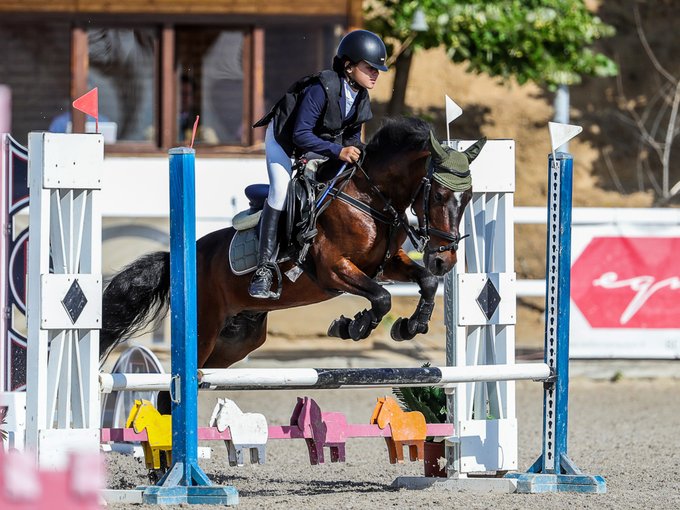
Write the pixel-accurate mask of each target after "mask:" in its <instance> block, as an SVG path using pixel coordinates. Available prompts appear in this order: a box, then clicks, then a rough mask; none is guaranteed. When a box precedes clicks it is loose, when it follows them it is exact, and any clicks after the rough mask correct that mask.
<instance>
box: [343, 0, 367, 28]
mask: <svg viewBox="0 0 680 510" xmlns="http://www.w3.org/2000/svg"><path fill="white" fill-rule="evenodd" d="M359 28H364V8H363V1H362V0H347V31H348V32H349V31H351V30H357V29H359Z"/></svg>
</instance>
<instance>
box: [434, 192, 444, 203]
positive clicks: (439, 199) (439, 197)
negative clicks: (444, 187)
mask: <svg viewBox="0 0 680 510" xmlns="http://www.w3.org/2000/svg"><path fill="white" fill-rule="evenodd" d="M434 200H435V202H443V201H444V193H442V192H441V191H437V192H435V194H434Z"/></svg>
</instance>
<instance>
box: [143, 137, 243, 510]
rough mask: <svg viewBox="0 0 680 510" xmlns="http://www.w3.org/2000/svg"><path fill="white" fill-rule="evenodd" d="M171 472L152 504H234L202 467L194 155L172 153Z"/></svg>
mask: <svg viewBox="0 0 680 510" xmlns="http://www.w3.org/2000/svg"><path fill="white" fill-rule="evenodd" d="M169 155H170V306H171V321H170V329H171V337H172V348H171V352H172V362H171V371H172V383H171V391H170V395H171V398H172V461H173V465H172V468H171V469H170V470H169V471H168V472H167V473H166V474H165V476H164V477H163V478H162V479H161V480H160V481H159V482H158V485H156V486H153V487H149V488H147V489H146V490H145V491H144V495H143V501H144V503H150V504H154V503H155V504H164V505H178V504H182V503H186V504H207V505H210V504H214V505H235V504H237V503H238V492H237V491H236V489H235V488H234V487H230V486H215V485H212V483H211V481H210V479H209V478H208V476H207V475H206V474H205V473H204V472H203V470H202V469H201V468H200V467H199V465H198V378H197V370H198V367H197V342H196V340H197V326H196V205H195V200H196V194H195V171H194V161H195V155H196V153H195V151H194V149H190V148H188V147H176V148H174V149H170V151H169Z"/></svg>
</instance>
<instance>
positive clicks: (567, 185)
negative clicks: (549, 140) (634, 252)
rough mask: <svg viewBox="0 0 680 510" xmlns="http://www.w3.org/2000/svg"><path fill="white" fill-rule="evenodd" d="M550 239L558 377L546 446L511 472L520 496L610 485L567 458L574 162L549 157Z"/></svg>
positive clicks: (550, 349) (552, 385) (548, 315)
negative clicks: (519, 470) (525, 468)
mask: <svg viewBox="0 0 680 510" xmlns="http://www.w3.org/2000/svg"><path fill="white" fill-rule="evenodd" d="M548 172H549V179H548V190H549V191H548V236H547V237H548V239H547V252H546V278H545V281H546V294H545V296H546V298H545V356H544V359H545V363H546V364H547V365H548V366H549V367H550V370H551V373H552V374H553V375H552V377H551V379H550V380H548V381H547V382H545V383H544V393H543V446H542V452H541V455H540V457H539V458H538V459H537V460H536V462H534V464H533V465H532V466H531V467H530V468H529V471H528V472H527V473H511V474H509V475H507V476H508V477H509V478H515V479H517V492H525V493H529V492H531V493H535V492H596V493H604V492H606V491H607V486H606V483H605V480H604V478H602V477H601V476H592V475H586V474H584V473H582V472H581V470H580V469H579V468H578V467H576V465H575V464H574V463H573V462H572V461H571V459H570V458H569V456H568V455H567V425H568V404H569V402H568V399H569V305H570V272H571V196H572V177H573V158H572V156H571V154H568V153H565V152H558V153H557V154H556V155H555V159H554V160H553V156H552V154H551V155H550V156H549V157H548Z"/></svg>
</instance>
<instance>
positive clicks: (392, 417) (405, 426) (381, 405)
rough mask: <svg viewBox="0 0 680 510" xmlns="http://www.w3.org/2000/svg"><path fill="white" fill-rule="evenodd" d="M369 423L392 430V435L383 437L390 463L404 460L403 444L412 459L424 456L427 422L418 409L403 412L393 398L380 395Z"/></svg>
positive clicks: (419, 458)
mask: <svg viewBox="0 0 680 510" xmlns="http://www.w3.org/2000/svg"><path fill="white" fill-rule="evenodd" d="M371 423H372V424H376V423H377V424H378V427H380V428H381V429H384V428H386V427H387V426H388V425H389V427H390V429H391V431H392V437H386V438H385V442H386V443H387V452H388V453H389V456H390V464H396V463H397V462H400V463H401V462H404V446H407V447H408V452H409V457H410V459H411V460H412V461H416V460H423V459H424V458H425V436H426V435H427V424H426V423H425V416H423V413H421V412H419V411H411V412H405V411H403V410H402V409H401V408H400V407H399V404H398V403H397V401H396V400H394V399H393V398H390V397H382V398H379V399H378V403H377V404H376V406H375V409H373V416H371Z"/></svg>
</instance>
